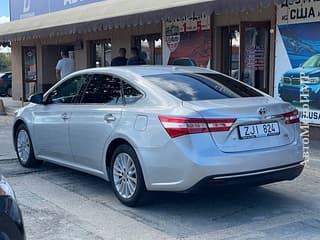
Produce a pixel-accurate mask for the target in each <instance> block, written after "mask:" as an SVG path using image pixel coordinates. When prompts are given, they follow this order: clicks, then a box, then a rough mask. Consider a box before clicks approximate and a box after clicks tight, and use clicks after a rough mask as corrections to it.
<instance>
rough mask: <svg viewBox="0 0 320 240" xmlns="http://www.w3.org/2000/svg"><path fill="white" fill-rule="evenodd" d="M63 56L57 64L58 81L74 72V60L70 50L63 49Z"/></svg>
mask: <svg viewBox="0 0 320 240" xmlns="http://www.w3.org/2000/svg"><path fill="white" fill-rule="evenodd" d="M61 57H62V58H61V59H60V60H59V61H58V63H57V66H56V77H57V81H59V80H61V79H62V78H64V77H65V76H67V75H68V74H70V73H72V72H74V61H73V59H71V58H69V54H68V51H66V50H62V51H61Z"/></svg>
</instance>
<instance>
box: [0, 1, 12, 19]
mask: <svg viewBox="0 0 320 240" xmlns="http://www.w3.org/2000/svg"><path fill="white" fill-rule="evenodd" d="M0 1H1V3H0V16H6V17H9V16H10V13H9V0H0Z"/></svg>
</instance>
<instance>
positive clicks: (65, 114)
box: [61, 113, 69, 120]
mask: <svg viewBox="0 0 320 240" xmlns="http://www.w3.org/2000/svg"><path fill="white" fill-rule="evenodd" d="M61 118H62V119H63V120H67V119H69V116H68V113H62V114H61Z"/></svg>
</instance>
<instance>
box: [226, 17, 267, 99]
mask: <svg viewBox="0 0 320 240" xmlns="http://www.w3.org/2000/svg"><path fill="white" fill-rule="evenodd" d="M221 36H222V54H221V71H222V72H223V73H225V74H228V75H229V76H232V77H234V78H236V79H239V80H241V81H243V82H245V83H247V84H249V85H251V86H253V87H255V88H258V89H260V90H262V91H264V92H266V93H269V59H270V22H242V23H241V24H240V25H235V26H227V27H223V28H222V29H221Z"/></svg>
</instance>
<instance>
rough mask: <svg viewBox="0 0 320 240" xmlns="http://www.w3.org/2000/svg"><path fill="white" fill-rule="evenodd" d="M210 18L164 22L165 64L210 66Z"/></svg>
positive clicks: (185, 18) (190, 18)
mask: <svg viewBox="0 0 320 240" xmlns="http://www.w3.org/2000/svg"><path fill="white" fill-rule="evenodd" d="M210 33H211V31H210V17H209V16H206V15H201V16H191V17H182V18H175V19H168V20H165V21H164V22H163V42H164V47H163V63H165V64H176V65H188V66H195V65H196V66H201V67H208V66H209V65H210V56H211V54H210V53H211V34H210Z"/></svg>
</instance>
